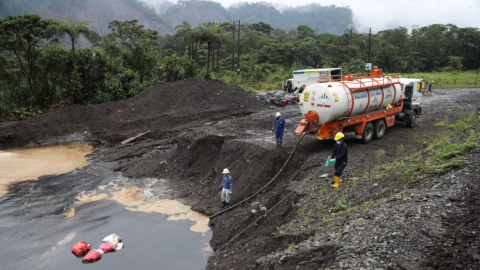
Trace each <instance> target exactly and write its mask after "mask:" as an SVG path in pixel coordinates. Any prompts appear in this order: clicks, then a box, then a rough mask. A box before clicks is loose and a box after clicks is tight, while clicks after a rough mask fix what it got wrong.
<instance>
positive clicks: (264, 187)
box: [210, 133, 307, 219]
mask: <svg viewBox="0 0 480 270" xmlns="http://www.w3.org/2000/svg"><path fill="white" fill-rule="evenodd" d="M305 135H307V133H303V135H302V136H301V137H300V139H299V140H298V142H297V144H296V145H295V148H293V150H292V152H291V153H290V155H289V156H288V158H287V160H286V161H285V163H284V164H283V166H282V168H280V170H279V171H278V173H277V174H276V175H275V176H274V177H273V178H272V180H270V181H269V182H268V183H267V184H266V185H265V186H263V187H262V188H261V189H259V190H258V191H257V192H255V193H253V194H252V195H250V196H249V197H247V198H246V199H244V200H243V201H241V202H239V203H236V204H234V205H232V206H230V207H229V208H227V209H225V210H222V211H220V212H217V213H215V214H213V215H212V216H210V219H213V218H214V217H216V216H219V215H221V214H223V213H226V212H228V211H230V210H232V209H233V208H235V207H237V206H239V205H241V204H243V203H245V202H247V201H249V200H251V199H252V198H253V197H255V196H257V195H258V194H259V193H260V192H262V191H264V190H265V189H266V188H267V187H268V186H270V185H271V184H272V183H273V182H274V181H275V179H277V177H278V176H279V175H280V173H281V172H282V171H283V169H284V168H285V166H287V164H288V163H289V162H290V159H291V158H292V156H293V153H295V151H296V150H297V147H298V145H299V144H300V142H301V141H302V139H303V137H305Z"/></svg>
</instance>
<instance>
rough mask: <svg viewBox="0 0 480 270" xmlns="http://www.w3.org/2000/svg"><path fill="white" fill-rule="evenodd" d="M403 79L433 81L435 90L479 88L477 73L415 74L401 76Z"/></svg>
mask: <svg viewBox="0 0 480 270" xmlns="http://www.w3.org/2000/svg"><path fill="white" fill-rule="evenodd" d="M402 77H404V78H423V79H424V80H425V81H434V84H433V89H435V88H461V87H466V88H468V87H480V77H479V73H478V71H460V72H459V71H454V72H417V73H405V74H402Z"/></svg>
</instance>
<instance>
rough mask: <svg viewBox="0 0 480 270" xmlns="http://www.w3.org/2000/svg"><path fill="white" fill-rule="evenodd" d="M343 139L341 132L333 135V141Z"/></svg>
mask: <svg viewBox="0 0 480 270" xmlns="http://www.w3.org/2000/svg"><path fill="white" fill-rule="evenodd" d="M344 137H345V135H343V133H342V132H338V133H337V134H336V135H335V141H338V140H340V139H343V138H344Z"/></svg>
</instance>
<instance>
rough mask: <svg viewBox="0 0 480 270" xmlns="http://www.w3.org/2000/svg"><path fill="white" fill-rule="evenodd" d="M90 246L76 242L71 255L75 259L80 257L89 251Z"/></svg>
mask: <svg viewBox="0 0 480 270" xmlns="http://www.w3.org/2000/svg"><path fill="white" fill-rule="evenodd" d="M90 247H91V245H90V244H89V243H87V242H83V241H78V242H77V243H76V244H75V245H73V247H72V253H73V254H74V255H75V256H77V257H82V256H83V255H85V253H87V252H88V251H89V250H90Z"/></svg>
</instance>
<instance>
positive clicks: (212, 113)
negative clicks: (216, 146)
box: [0, 78, 264, 147]
mask: <svg viewBox="0 0 480 270" xmlns="http://www.w3.org/2000/svg"><path fill="white" fill-rule="evenodd" d="M263 107H264V105H262V103H261V102H259V101H258V100H257V99H255V97H254V96H252V95H250V94H248V93H247V92H245V90H244V89H242V88H240V87H238V86H233V85H227V84H225V83H223V82H219V81H209V80H203V79H199V78H193V79H186V80H182V81H177V82H171V83H159V84H156V85H154V86H152V87H150V88H148V89H146V90H145V91H143V92H141V93H140V94H138V95H137V96H135V97H133V98H130V99H125V100H121V101H117V102H106V103H103V104H99V105H94V106H79V105H68V106H62V107H60V108H57V109H54V110H52V111H50V112H48V113H45V114H43V115H40V116H37V117H33V118H31V119H28V120H26V121H22V122H8V123H0V142H2V143H1V145H0V147H11V146H19V145H25V144H27V143H39V142H44V141H45V140H47V139H53V138H52V137H54V138H55V139H57V140H58V137H60V136H67V135H71V134H75V133H79V134H81V136H82V137H86V138H89V139H101V140H105V141H107V142H119V141H121V140H124V139H126V138H128V137H130V136H133V135H136V134H137V133H139V132H145V131H147V130H151V133H150V134H149V136H150V137H153V138H162V137H165V134H166V133H168V132H172V131H179V130H182V129H183V130H185V129H187V128H191V127H196V126H201V125H202V124H204V123H206V122H209V121H215V120H220V119H224V118H229V117H235V116H244V115H248V114H251V113H253V112H256V111H259V110H260V109H262V108H263Z"/></svg>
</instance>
